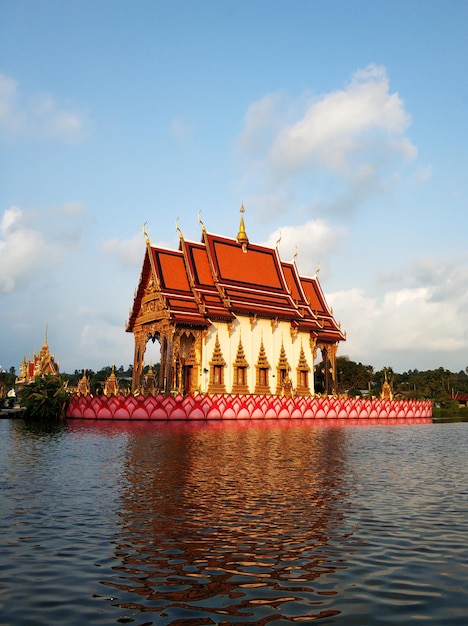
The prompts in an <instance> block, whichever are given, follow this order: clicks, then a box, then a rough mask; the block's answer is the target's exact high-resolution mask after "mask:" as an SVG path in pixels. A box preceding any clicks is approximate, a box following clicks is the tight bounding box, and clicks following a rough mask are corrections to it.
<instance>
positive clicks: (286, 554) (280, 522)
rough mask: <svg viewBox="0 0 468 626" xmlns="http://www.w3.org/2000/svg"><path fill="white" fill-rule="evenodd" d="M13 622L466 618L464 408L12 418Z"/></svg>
mask: <svg viewBox="0 0 468 626" xmlns="http://www.w3.org/2000/svg"><path fill="white" fill-rule="evenodd" d="M0 469H1V474H0V511H1V517H0V563H1V567H0V624H2V625H8V626H12V625H17V624H18V625H21V626H28V625H42V624H44V625H45V624H47V625H50V624H67V625H75V624H76V625H77V626H83V625H84V624H97V625H100V624H103V625H104V624H106V625H107V624H132V625H136V624H138V625H140V626H143V625H153V624H154V625H158V626H160V625H165V624H180V625H184V624H190V625H199V624H270V625H281V624H294V623H301V622H302V623H306V624H307V623H312V622H315V621H318V623H320V624H324V625H325V624H343V625H346V626H349V625H356V626H365V625H367V624H369V625H376V624H391V625H395V624H401V625H407V624H423V623H431V624H440V625H446V624H450V625H454V624H464V625H465V624H467V623H468V593H467V585H468V423H448V424H439V425H436V424H434V425H413V426H410V425H407V426H392V427H389V426H373V427H371V426H355V427H353V426H348V427H332V426H328V427H327V426H325V427H323V426H322V427H317V426H314V424H313V422H308V423H305V422H295V421H286V422H258V423H248V422H242V423H237V422H211V423H204V422H200V423H198V422H194V423H172V424H169V423H155V422H153V423H145V422H134V423H126V422H118V423H112V422H101V423H95V422H90V421H86V422H82V421H69V422H68V423H66V424H64V425H60V426H57V427H49V428H41V427H31V426H28V425H27V424H25V423H24V422H23V421H22V420H2V421H1V422H0Z"/></svg>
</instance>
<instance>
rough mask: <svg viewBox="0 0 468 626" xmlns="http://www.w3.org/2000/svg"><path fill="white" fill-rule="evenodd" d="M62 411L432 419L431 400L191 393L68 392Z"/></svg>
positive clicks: (162, 417)
mask: <svg viewBox="0 0 468 626" xmlns="http://www.w3.org/2000/svg"><path fill="white" fill-rule="evenodd" d="M66 417H68V418H77V419H99V420H104V419H109V420H159V421H166V420H229V419H237V420H259V419H340V420H342V419H343V420H353V419H358V420H363V419H366V420H369V421H371V422H372V421H381V420H390V421H392V420H395V421H398V420H404V421H406V422H408V421H412V420H414V421H415V422H420V421H425V422H431V421H432V402H431V401H430V400H382V399H379V398H374V399H363V398H341V397H334V396H310V397H304V396H296V397H289V398H288V397H281V396H273V395H269V396H255V395H230V394H212V395H211V394H195V395H187V396H183V395H176V396H175V397H173V396H171V395H168V396H166V395H163V394H158V395H156V396H152V395H149V396H143V395H137V396H124V395H118V396H110V397H106V396H91V395H90V396H86V395H84V396H79V395H76V396H73V397H72V398H71V399H70V403H69V405H68V409H67V412H66Z"/></svg>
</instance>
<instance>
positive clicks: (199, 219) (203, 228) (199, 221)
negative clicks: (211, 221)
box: [198, 211, 206, 231]
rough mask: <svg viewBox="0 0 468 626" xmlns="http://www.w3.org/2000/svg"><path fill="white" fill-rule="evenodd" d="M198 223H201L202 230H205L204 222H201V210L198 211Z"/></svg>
mask: <svg viewBox="0 0 468 626" xmlns="http://www.w3.org/2000/svg"><path fill="white" fill-rule="evenodd" d="M198 223H199V224H200V225H201V227H202V231H205V230H206V228H205V224H204V223H203V222H202V218H201V211H198Z"/></svg>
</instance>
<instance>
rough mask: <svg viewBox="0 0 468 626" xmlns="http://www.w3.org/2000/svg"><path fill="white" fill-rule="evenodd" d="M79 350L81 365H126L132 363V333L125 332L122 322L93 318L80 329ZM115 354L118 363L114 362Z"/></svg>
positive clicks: (95, 366) (97, 367)
mask: <svg viewBox="0 0 468 626" xmlns="http://www.w3.org/2000/svg"><path fill="white" fill-rule="evenodd" d="M79 352H80V354H81V355H83V359H84V361H83V367H90V366H91V367H94V368H96V369H100V368H101V367H104V366H106V365H111V364H114V365H116V366H119V365H125V366H127V365H128V364H129V363H133V335H132V334H131V333H126V332H125V328H124V325H123V323H122V324H111V323H109V322H106V321H104V320H99V319H94V320H93V322H92V324H85V325H84V326H83V328H82V330H81V334H80V346H79ZM116 355H118V356H117V358H118V359H119V362H118V363H116V362H115V359H116ZM74 360H76V359H74Z"/></svg>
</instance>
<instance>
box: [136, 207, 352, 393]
mask: <svg viewBox="0 0 468 626" xmlns="http://www.w3.org/2000/svg"><path fill="white" fill-rule="evenodd" d="M243 213H244V207H241V220H240V226H239V232H238V235H237V238H235V239H234V238H229V237H223V236H219V235H213V234H211V233H208V232H207V231H206V229H205V227H204V225H203V224H202V235H201V241H200V242H194V241H187V240H185V238H184V237H183V235H182V232H181V231H180V229H178V230H179V239H180V242H179V248H178V250H168V249H164V248H161V247H158V246H154V245H152V244H151V243H150V240H149V238H148V237H147V239H146V252H145V256H144V260H143V268H142V271H141V275H140V281H139V285H138V288H137V290H136V292H135V298H134V302H133V307H132V309H131V312H130V317H129V321H128V324H127V331H128V332H132V333H133V335H134V340H135V352H134V365H133V380H132V389H133V391H136V390H139V391H141V390H142V389H143V388H144V387H145V384H147V381H145V379H144V375H143V371H144V356H145V351H146V344H147V342H148V341H149V340H150V339H151V340H152V341H158V342H159V343H160V346H161V369H160V372H161V374H160V378H161V380H160V381H158V387H159V389H160V390H161V391H163V392H165V393H169V392H171V391H177V392H181V393H184V394H187V393H194V392H197V391H200V392H207V393H213V394H214V393H234V394H256V395H265V394H277V395H302V396H307V395H311V394H314V361H315V359H316V357H317V353H318V351H320V352H321V355H322V359H323V362H324V365H325V368H324V372H325V391H326V393H332V392H333V391H334V389H335V379H336V376H335V357H336V352H337V347H338V344H339V342H340V341H343V340H344V339H345V334H344V333H343V332H342V330H341V328H340V325H339V324H338V323H337V322H336V321H335V319H334V317H333V311H332V309H331V308H330V307H329V306H328V304H327V302H326V300H325V296H324V294H323V291H322V288H321V285H320V283H319V280H318V275H317V274H318V272H317V273H316V274H315V276H313V277H311V278H307V277H304V276H302V275H301V274H299V272H298V269H297V267H296V263H295V261H294V260H293V261H291V262H285V261H282V260H281V258H280V256H279V252H278V248H277V247H275V248H272V247H268V246H264V245H259V244H253V243H251V242H249V239H248V237H247V233H246V229H245V225H244V216H243ZM200 223H201V222H200Z"/></svg>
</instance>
